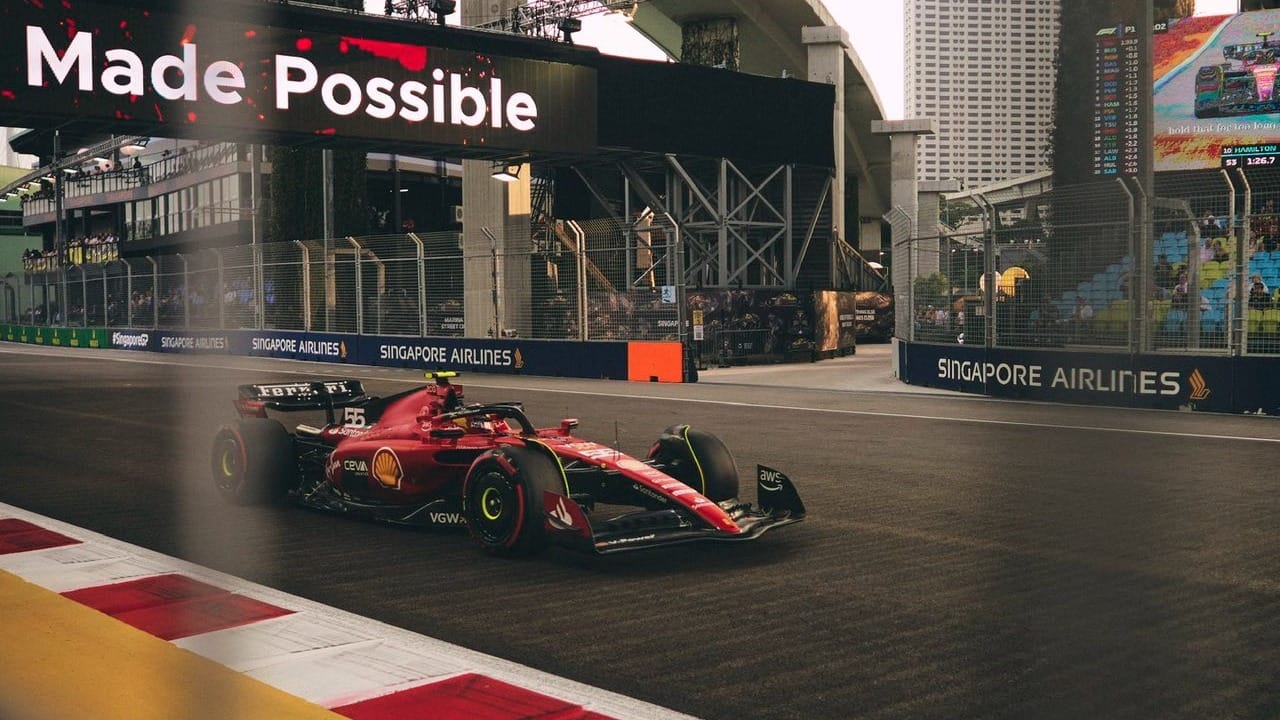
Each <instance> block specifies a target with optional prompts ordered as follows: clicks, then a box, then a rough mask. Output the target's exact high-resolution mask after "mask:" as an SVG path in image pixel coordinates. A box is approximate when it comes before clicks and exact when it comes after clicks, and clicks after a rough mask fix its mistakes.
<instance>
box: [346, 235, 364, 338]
mask: <svg viewBox="0 0 1280 720" xmlns="http://www.w3.org/2000/svg"><path fill="white" fill-rule="evenodd" d="M347 242H349V243H351V247H353V248H355V251H356V253H355V259H356V264H355V268H356V334H357V335H363V334H364V267H363V263H364V257H363V255H364V248H363V247H361V246H360V243H359V242H357V241H356V239H355V238H353V237H351V236H350V235H348V236H347Z"/></svg>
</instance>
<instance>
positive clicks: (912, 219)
mask: <svg viewBox="0 0 1280 720" xmlns="http://www.w3.org/2000/svg"><path fill="white" fill-rule="evenodd" d="M871 132H873V133H875V134H877V135H888V136H889V143H890V144H889V150H890V155H891V160H890V167H889V203H890V205H891V207H892V209H891V210H890V214H896V213H897V211H900V212H901V215H900V217H904V218H906V220H907V222H893V223H891V224H892V226H893V285H894V288H895V290H896V293H895V294H896V295H898V296H899V297H902V296H903V294H904V293H909V292H910V283H911V274H912V258H913V257H917V256H919V255H926V254H928V253H927V252H920V253H917V252H916V251H917V250H924V248H918V247H917V246H916V245H915V244H913V242H912V241H913V240H916V239H917V238H919V237H920V198H919V192H920V189H919V184H918V183H917V181H916V141H917V139H918V138H919V137H920V136H921V135H933V134H936V133H937V132H938V121H937V120H935V119H931V118H918V119H912V120H874V121H872V123H871ZM931 234H933V233H931ZM933 247H934V252H933V255H934V256H935V257H936V256H937V241H936V240H935V241H933ZM916 274H917V275H918V274H919V273H918V272H917V273H916ZM904 310H905V308H903V307H902V306H899V308H898V313H897V315H898V317H899V318H902V317H903V312H904ZM900 327H901V324H900Z"/></svg>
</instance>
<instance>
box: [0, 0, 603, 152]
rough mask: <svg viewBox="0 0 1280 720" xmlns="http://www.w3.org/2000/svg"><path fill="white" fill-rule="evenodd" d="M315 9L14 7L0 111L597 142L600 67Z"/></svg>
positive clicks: (193, 125) (537, 142)
mask: <svg viewBox="0 0 1280 720" xmlns="http://www.w3.org/2000/svg"><path fill="white" fill-rule="evenodd" d="M215 13H216V16H215ZM307 17H308V15H307V14H306V13H305V12H303V11H301V10H297V9H294V10H290V9H289V7H288V5H287V4H284V3H279V4H277V3H223V2H219V3H207V4H205V5H200V4H192V3H168V2H164V3H161V2H149V1H148V0H139V2H136V3H127V4H126V3H118V2H75V3H71V2H6V3H3V4H0V76H2V77H4V78H6V83H5V85H4V88H3V92H2V93H0V119H6V118H7V120H6V122H7V123H8V124H15V125H20V126H25V127H34V125H33V124H32V123H31V118H45V119H53V118H57V117H76V118H82V119H100V120H103V121H110V122H113V123H116V124H117V127H129V126H130V123H134V127H136V128H137V129H139V130H142V129H144V128H145V129H148V130H151V129H154V130H155V131H156V133H157V134H169V135H172V136H178V137H185V136H202V137H214V136H221V137H226V136H228V135H229V136H231V137H246V136H255V135H265V136H267V137H268V138H270V137H273V136H293V137H295V138H296V137H299V136H302V137H308V138H315V137H316V136H320V137H336V138H342V139H344V140H347V139H352V140H364V141H387V142H392V143H396V144H401V145H404V144H422V145H440V146H457V147H467V148H471V149H481V148H494V149H503V150H515V151H560V152H574V153H581V152H589V151H591V150H593V149H594V147H595V142H596V134H597V133H596V112H597V110H596V72H597V71H596V70H595V68H593V67H588V66H585V65H574V64H570V63H565V62H552V61H546V60H537V59H531V58H523V57H504V56H501V55H499V54H493V53H490V52H485V51H484V50H483V49H481V48H480V47H479V46H478V45H477V43H480V44H481V45H482V44H484V42H487V41H484V40H477V39H476V38H474V37H472V38H471V39H470V42H464V40H465V38H462V37H461V36H460V34H461V33H464V32H465V31H461V30H457V29H445V28H437V27H434V26H431V25H429V24H426V23H412V24H409V23H399V24H392V23H389V22H387V21H379V20H376V19H372V18H364V17H362V16H359V15H351V16H350V17H349V22H345V23H344V24H343V26H342V28H343V29H341V30H335V29H332V28H331V27H330V26H332V24H333V23H332V18H333V15H332V14H328V16H327V19H328V20H329V23H328V25H327V26H326V29H324V30H316V29H314V28H310V27H308V25H307V24H306V22H305V21H306V18H307ZM311 17H315V13H314V11H313V12H312V14H311ZM299 19H301V20H299ZM300 22H301V23H302V24H300ZM409 28H412V30H411V31H410V30H409ZM472 34H473V35H474V33H472ZM24 119H25V121H24Z"/></svg>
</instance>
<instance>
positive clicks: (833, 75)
mask: <svg viewBox="0 0 1280 720" xmlns="http://www.w3.org/2000/svg"><path fill="white" fill-rule="evenodd" d="M800 41H801V42H803V43H804V44H805V46H806V47H807V48H808V52H809V57H808V64H809V78H808V79H809V81H810V82H820V83H828V84H830V85H833V86H835V90H836V105H835V109H834V110H833V112H832V115H833V117H832V119H831V121H832V127H831V132H832V142H833V145H834V148H835V168H834V169H833V170H832V173H833V174H832V178H831V232H832V235H833V237H832V240H831V242H830V243H829V247H828V249H827V254H828V258H829V259H828V266H829V267H830V268H831V270H830V273H831V277H830V282H831V287H836V286H837V282H838V278H837V277H836V268H837V267H838V264H837V262H836V252H837V244H836V242H835V240H836V239H837V238H838V239H840V240H844V241H846V242H848V240H849V235H848V228H847V225H846V221H845V207H847V205H848V202H847V199H846V197H845V184H846V178H847V177H848V169H847V168H846V166H845V147H846V146H847V144H846V141H845V137H844V133H845V125H844V123H845V121H844V102H845V98H844V59H845V54H846V52H847V50H848V49H849V47H851V46H850V44H849V33H847V32H845V29H844V28H842V27H836V26H834V25H828V26H822V27H807V28H802V29H801V30H800ZM877 244H878V241H877Z"/></svg>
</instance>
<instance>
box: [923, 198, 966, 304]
mask: <svg viewBox="0 0 1280 720" xmlns="http://www.w3.org/2000/svg"><path fill="white" fill-rule="evenodd" d="M959 191H960V181H959V180H955V179H951V180H925V181H923V182H921V183H920V184H919V188H918V192H917V193H916V203H917V210H916V227H917V236H918V238H919V240H918V242H917V246H920V245H924V246H925V247H924V248H922V250H923V251H922V252H921V253H920V259H919V262H917V263H916V274H917V275H932V274H933V273H936V272H938V271H939V270H941V269H942V267H941V260H940V258H941V254H940V253H941V250H942V249H943V248H942V238H941V237H939V232H938V226H939V220H940V218H941V217H942V213H941V211H942V194H943V193H951V192H959ZM931 238H937V239H936V240H934V239H931ZM935 247H936V248H937V250H938V252H931V251H932V250H934V248H935ZM954 279H955V278H952V280H954Z"/></svg>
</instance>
